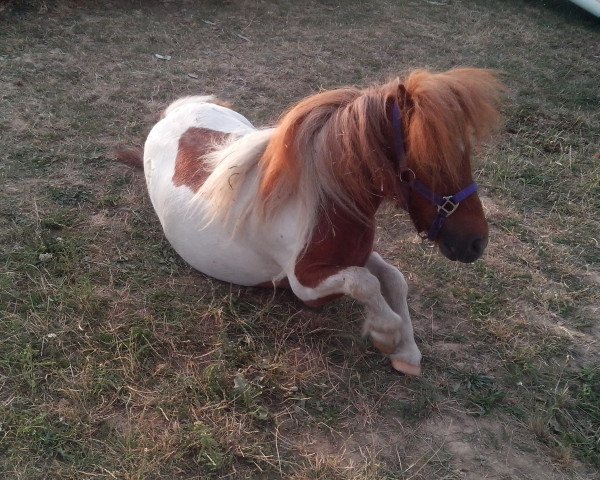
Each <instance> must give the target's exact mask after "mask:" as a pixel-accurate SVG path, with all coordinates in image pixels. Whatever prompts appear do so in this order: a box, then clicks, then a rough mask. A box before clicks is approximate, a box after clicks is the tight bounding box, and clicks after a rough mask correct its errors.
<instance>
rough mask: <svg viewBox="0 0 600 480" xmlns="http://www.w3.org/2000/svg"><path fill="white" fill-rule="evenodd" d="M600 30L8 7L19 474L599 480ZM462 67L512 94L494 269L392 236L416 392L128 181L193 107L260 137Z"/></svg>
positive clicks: (388, 220)
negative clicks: (160, 210)
mask: <svg viewBox="0 0 600 480" xmlns="http://www.w3.org/2000/svg"><path fill="white" fill-rule="evenodd" d="M599 30H600V29H599V28H598V21H597V20H596V19H594V18H593V17H591V16H589V15H588V14H586V13H585V12H583V11H581V10H579V9H577V8H576V7H575V6H572V5H571V4H570V3H568V2H558V1H546V2H527V1H519V0H507V1H504V2H496V1H491V0H489V1H484V0H474V1H469V2H467V1H461V0H444V1H436V2H434V1H428V0H407V1H405V2H392V1H385V0H373V1H370V2H360V1H350V0H348V1H345V2H341V1H340V2H335V1H322V2H316V1H307V2H292V1H284V2H267V1H259V0H249V1H241V0H240V1H237V0H231V1H225V2H216V1H214V2H192V1H188V2H183V1H181V2H178V1H166V0H165V1H163V2H141V1H135V2H134V1H131V2H124V1H123V2H88V1H84V0H79V1H73V2H69V1H64V2H53V1H30V2H28V1H13V2H8V3H6V2H5V3H2V4H0V131H1V132H2V134H1V135H0V152H1V154H0V158H1V161H0V182H1V185H2V186H1V188H0V245H1V247H0V260H1V261H0V274H1V277H0V315H1V317H0V338H1V339H2V340H1V341H0V473H1V475H0V476H1V477H2V478H7V479H9V478H10V479H13V478H14V479H42V478H43V479H55V478H56V479H68V478H73V479H86V478H107V479H161V478H162V479H172V478H182V479H194V478H197V479H200V478H202V479H204V478H231V479H238V478H239V479H243V478H248V479H260V478H263V479H271V478H286V479H296V480H304V479H323V480H325V479H356V480H358V479H363V480H366V479H415V480H416V479H463V478H465V479H481V478H489V479H517V478H519V479H520V478H524V479H570V478H574V479H591V478H600V473H599V469H600V362H599V355H598V353H599V349H598V347H599V341H600V327H599V325H598V313H599V312H598V309H599V305H600V294H599V291H600V288H599V287H600V270H599V268H598V265H599V264H600V246H599V242H600V220H599V218H598V212H599V211H600V157H599V155H600V119H599V112H600V101H599V97H598V95H599V90H598V85H599V76H598V65H599V64H600V31H599ZM155 54H159V55H161V56H163V57H166V58H170V59H165V58H158V57H157V56H156V55H155ZM453 66H478V67H488V68H495V69H498V70H500V71H502V72H503V79H504V81H505V83H506V84H507V85H508V87H509V88H510V91H511V92H510V94H509V95H508V96H507V98H506V102H505V106H504V116H505V124H504V125H503V127H502V129H501V130H500V132H499V133H498V135H497V137H496V139H495V140H494V141H493V142H491V144H490V145H488V146H487V147H486V148H485V149H482V150H481V151H480V152H478V155H477V172H476V177H477V181H478V182H479V184H480V186H481V193H482V199H483V202H484V205H485V209H486V213H487V215H488V219H489V222H490V228H491V243H490V246H489V248H488V250H487V253H486V254H485V257H484V258H483V259H482V260H480V261H478V262H476V263H474V264H472V265H459V264H456V263H452V262H449V261H448V260H445V259H444V258H443V257H442V256H441V255H439V253H438V252H436V250H435V249H433V248H431V247H429V246H428V245H427V244H424V243H422V242H421V241H420V240H419V239H417V238H416V236H415V234H414V232H413V230H412V229H411V226H410V224H409V222H408V220H407V218H406V215H405V214H403V213H402V212H399V211H394V210H393V209H387V210H385V211H382V212H381V214H380V217H379V230H378V244H377V248H378V250H379V251H380V252H381V253H382V254H383V255H384V256H385V257H386V258H387V259H388V260H390V261H391V262H392V263H393V264H395V265H397V266H398V267H399V268H400V269H401V270H402V271H403V272H405V274H406V277H407V279H408V281H409V284H410V296H409V304H410V308H411V311H412V315H413V321H414V324H415V331H416V337H417V341H418V343H419V345H420V346H421V348H422V351H423V354H424V361H423V376H422V377H420V378H407V377H403V376H401V375H399V374H397V373H395V372H394V371H392V370H391V368H390V366H389V364H388V362H387V361H386V360H385V359H384V358H382V357H381V356H380V355H379V354H378V353H377V352H376V351H375V350H374V349H373V348H372V347H371V346H370V345H369V343H368V341H366V340H364V339H362V338H361V337H360V322H361V318H362V312H361V310H360V307H359V305H357V304H355V303H353V302H351V301H349V300H345V301H340V302H337V303H335V304H332V305H331V306H328V307H327V308H325V309H323V310H310V309H307V308H305V307H303V306H302V304H301V303H300V302H298V301H297V300H296V299H295V298H294V297H293V295H291V294H289V293H286V292H279V293H276V294H273V293H272V292H268V291H263V290H258V289H252V288H240V287H236V286H233V285H228V284H223V283H220V282H217V281H214V280H212V279H210V278H207V277H205V276H203V275H201V274H199V273H197V272H194V271H193V270H192V269H190V268H189V267H188V266H186V265H185V264H184V263H183V262H182V261H181V260H180V259H179V258H178V257H177V255H176V254H175V253H174V252H173V250H172V249H171V248H170V247H169V245H168V244H167V242H166V241H165V240H164V237H163V235H162V232H161V230H160V225H159V223H158V221H157V219H156V217H155V215H154V213H153V211H152V208H151V205H150V203H149V201H148V198H147V195H146V192H145V186H144V182H143V179H142V178H141V177H140V175H139V174H138V173H136V172H134V171H132V170H130V169H128V168H127V167H125V166H123V165H119V164H116V163H114V162H113V161H112V158H111V149H113V148H114V147H115V146H117V145H120V144H126V145H140V144H142V142H143V140H144V137H145V135H146V134H147V132H148V131H149V129H150V128H151V126H152V124H153V123H154V122H155V121H156V119H157V116H158V114H159V112H160V111H161V109H163V108H164V107H165V106H166V105H167V104H168V103H169V102H170V101H172V100H174V99H176V98H178V97H180V96H182V95H188V94H192V93H214V94H216V95H218V96H220V97H221V98H224V99H227V100H230V101H232V102H233V103H234V105H235V107H236V109H238V110H239V111H241V112H242V113H244V114H245V115H246V116H247V117H248V118H249V119H251V120H252V121H253V122H254V123H255V124H256V125H261V126H262V125H268V124H272V123H274V122H276V120H277V118H278V117H279V115H280V114H281V113H282V112H283V111H284V110H285V109H286V108H287V107H288V106H290V105H291V104H293V102H295V101H297V100H300V99H301V98H303V97H305V96H306V95H309V94H311V93H313V92H316V91H319V90H320V89H327V88H334V87H338V86H342V85H357V86H366V85H369V84H370V83H373V82H382V81H385V80H387V79H389V78H391V77H393V76H394V75H397V74H401V73H403V72H406V71H408V70H410V69H411V68H415V67H426V68H431V69H434V70H442V69H446V68H450V67H453Z"/></svg>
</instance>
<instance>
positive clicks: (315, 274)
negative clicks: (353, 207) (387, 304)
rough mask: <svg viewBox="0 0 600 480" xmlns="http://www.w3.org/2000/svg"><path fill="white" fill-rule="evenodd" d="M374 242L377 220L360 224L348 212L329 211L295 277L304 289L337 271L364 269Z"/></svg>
mask: <svg viewBox="0 0 600 480" xmlns="http://www.w3.org/2000/svg"><path fill="white" fill-rule="evenodd" d="M374 238H375V223H374V219H371V220H369V221H368V222H361V221H359V220H357V219H356V218H354V217H353V216H352V215H351V214H350V213H348V212H345V211H342V210H339V209H337V210H336V209H333V208H331V209H328V210H327V211H325V212H324V213H323V214H322V215H321V216H320V218H319V221H318V223H317V226H316V227H315V230H314V232H313V235H312V237H311V239H310V242H309V244H308V246H307V248H306V249H305V250H304V252H303V254H302V255H301V256H300V257H299V258H298V260H297V261H296V265H295V269H294V271H295V274H296V276H297V277H298V279H299V280H301V283H302V284H303V285H305V286H316V285H318V284H319V283H320V282H321V281H322V280H323V279H324V278H325V277H326V276H328V275H330V274H332V273H335V272H336V271H339V270H342V269H344V268H347V267H351V266H361V267H362V266H364V265H365V263H366V261H367V259H368V258H369V254H370V253H371V252H372V251H373V242H374Z"/></svg>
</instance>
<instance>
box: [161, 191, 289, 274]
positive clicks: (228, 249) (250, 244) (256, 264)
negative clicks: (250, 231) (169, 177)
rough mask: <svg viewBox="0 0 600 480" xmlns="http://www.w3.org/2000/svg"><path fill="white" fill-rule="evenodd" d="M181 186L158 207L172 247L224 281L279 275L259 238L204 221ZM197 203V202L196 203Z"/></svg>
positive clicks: (186, 258)
mask: <svg viewBox="0 0 600 480" xmlns="http://www.w3.org/2000/svg"><path fill="white" fill-rule="evenodd" d="M176 190H180V191H179V192H177V193H179V194H180V195H177V194H176V193H175V192H171V194H170V195H169V197H170V198H171V199H173V200H174V199H177V200H176V201H174V202H172V203H171V204H170V205H169V207H168V208H164V209H162V211H159V210H158V209H157V214H158V216H159V218H160V221H161V224H162V227H163V230H164V233H165V236H166V237H167V240H169V243H170V244H171V245H172V246H173V248H174V249H175V251H176V252H177V253H178V254H179V256H181V258H183V260H185V261H186V262H187V263H188V264H190V265H191V266H192V267H193V268H195V269H196V270H198V271H200V272H202V273H204V274H206V275H209V276H211V277H214V278H216V279H218V280H222V281H225V282H230V283H235V284H238V285H246V286H252V285H258V284H260V283H265V282H272V281H273V280H275V279H278V278H280V277H281V276H282V275H283V274H282V268H281V267H280V266H279V265H278V264H277V263H276V262H275V261H274V260H273V258H272V256H271V255H269V252H268V249H265V248H264V246H265V245H264V242H261V241H260V239H258V240H257V239H251V238H249V236H247V235H241V234H237V235H235V236H234V235H233V232H232V231H231V229H230V228H228V227H227V226H226V225H224V224H223V223H221V222H218V221H214V222H208V224H207V222H206V220H205V219H204V216H203V214H202V213H201V209H200V208H198V209H194V208H189V207H184V205H189V203H188V202H186V201H185V200H189V199H184V198H182V197H188V196H189V197H191V194H188V193H187V192H185V191H181V188H177V189H176ZM198 207H199V206H198Z"/></svg>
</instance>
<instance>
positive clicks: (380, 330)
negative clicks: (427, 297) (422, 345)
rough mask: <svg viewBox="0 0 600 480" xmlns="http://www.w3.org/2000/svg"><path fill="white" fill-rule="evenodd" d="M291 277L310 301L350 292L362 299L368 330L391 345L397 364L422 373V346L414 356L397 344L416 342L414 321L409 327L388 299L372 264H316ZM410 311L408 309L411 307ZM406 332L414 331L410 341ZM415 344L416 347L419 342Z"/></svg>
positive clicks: (292, 284) (401, 368) (376, 339)
mask: <svg viewBox="0 0 600 480" xmlns="http://www.w3.org/2000/svg"><path fill="white" fill-rule="evenodd" d="M384 263H385V262H384ZM386 265H387V264H386ZM398 273H400V272H398ZM384 277H385V280H384V281H385V282H386V286H385V288H387V289H389V288H390V285H389V281H388V278H387V276H384ZM288 280H289V282H290V287H291V288H292V290H293V292H294V293H295V294H296V295H297V296H298V298H300V299H301V300H302V301H304V302H305V303H307V304H308V305H318V304H319V303H321V302H320V301H321V300H324V299H327V298H331V297H333V296H337V295H349V296H350V297H352V298H354V299H356V300H358V301H359V302H361V303H362V304H363V305H365V307H366V316H367V319H366V321H365V326H366V329H365V330H366V331H367V332H368V333H369V334H370V335H371V337H372V338H373V341H374V343H375V345H379V346H381V345H389V346H390V351H389V352H388V353H391V354H392V356H391V358H392V362H393V363H392V364H393V366H394V368H396V370H399V371H402V372H404V373H407V374H411V375H418V374H419V373H420V367H419V362H420V359H421V354H420V352H419V350H418V348H417V349H416V353H415V352H413V356H412V357H410V358H409V357H406V358H405V356H406V355H404V354H403V353H401V352H399V351H398V349H397V348H393V347H395V346H398V345H404V344H406V345H409V344H410V342H411V341H412V343H413V344H414V339H413V336H412V325H410V326H409V328H406V326H405V324H406V321H405V319H404V318H402V316H401V315H400V314H399V313H397V312H395V311H394V310H393V309H392V307H391V306H390V304H389V303H388V302H387V301H386V299H385V298H384V296H383V294H382V284H381V282H380V280H379V278H378V277H377V276H376V275H374V274H373V273H372V272H371V271H370V270H369V269H368V268H364V267H347V268H344V269H342V270H340V269H339V267H331V266H326V265H323V266H314V267H312V268H311V269H310V270H309V271H303V272H300V274H299V275H296V274H295V272H294V273H291V272H290V274H288ZM406 311H407V312H408V309H407V310H406ZM399 312H402V310H401V309H400V310H399ZM409 324H410V319H409ZM405 332H409V334H410V340H408V341H407V342H403V338H402V336H403V335H404V334H405ZM414 346H415V348H416V344H415V345H414ZM411 359H412V360H413V361H414V363H413V362H411ZM394 362H395V363H394Z"/></svg>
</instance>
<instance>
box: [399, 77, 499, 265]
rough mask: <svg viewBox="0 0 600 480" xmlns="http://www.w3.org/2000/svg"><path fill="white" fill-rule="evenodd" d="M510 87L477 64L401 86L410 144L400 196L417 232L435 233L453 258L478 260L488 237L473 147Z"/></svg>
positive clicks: (495, 117) (491, 125)
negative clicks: (477, 188)
mask: <svg viewBox="0 0 600 480" xmlns="http://www.w3.org/2000/svg"><path fill="white" fill-rule="evenodd" d="M503 90H504V87H503V85H502V84H501V83H500V82H499V81H498V80H497V79H496V77H495V76H494V74H493V73H492V72H490V71H488V70H481V69H475V68H462V69H455V70H450V71H448V72H445V73H438V74H434V73H430V72H427V71H423V70H419V71H415V72H413V73H411V74H410V75H409V76H408V77H407V78H406V80H404V82H403V83H399V84H398V87H397V91H398V97H397V99H398V100H397V101H398V103H399V105H400V109H401V110H402V125H401V127H400V128H401V130H403V131H404V139H403V140H404V149H405V165H404V166H403V167H402V168H401V172H400V177H401V178H400V180H401V182H400V192H401V193H400V195H398V199H399V201H400V202H401V204H402V206H403V207H404V208H406V209H407V210H408V212H409V214H410V216H411V219H412V221H413V223H414V225H415V227H416V228H417V230H418V231H419V232H428V236H429V238H430V240H433V241H435V242H436V243H437V244H438V245H439V248H440V251H441V252H442V254H443V255H444V256H446V257H447V258H449V259H450V260H459V261H461V262H473V261H475V260H477V259H478V258H479V257H480V256H481V255H482V254H483V251H484V249H485V247H486V245H487V242H488V225H487V221H486V219H485V215H484V212H483V208H482V205H481V201H480V199H479V197H478V196H477V193H476V186H475V185H474V184H473V176H472V164H471V151H472V147H473V145H474V142H476V141H480V140H483V139H485V137H486V136H488V135H489V134H490V132H491V130H492V129H493V128H494V127H495V126H496V125H497V123H498V121H499V112H498V103H499V96H500V93H501V92H502V91H503ZM396 130H397V129H396ZM394 135H398V132H397V131H395V132H394ZM415 179H416V180H415ZM415 182H416V183H418V184H419V185H415ZM466 189H467V190H466ZM462 192H464V194H461V193H462ZM456 194H459V195H458V196H457V195H456ZM452 196H454V199H452V198H451V199H450V200H451V201H450V202H449V203H447V204H446V205H445V206H444V207H442V205H440V204H443V203H445V199H444V197H446V198H447V197H452ZM455 199H458V200H460V204H459V205H458V206H457V207H456V206H455V204H456V203H457V202H456V201H454V202H453V201H452V200H455ZM440 209H442V212H441V213H440ZM444 209H445V210H446V211H445V212H444V211H443V210H444ZM440 217H444V218H442V219H440ZM436 223H437V224H436Z"/></svg>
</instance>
